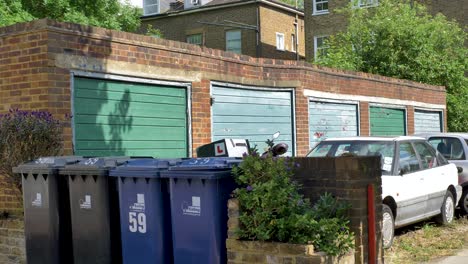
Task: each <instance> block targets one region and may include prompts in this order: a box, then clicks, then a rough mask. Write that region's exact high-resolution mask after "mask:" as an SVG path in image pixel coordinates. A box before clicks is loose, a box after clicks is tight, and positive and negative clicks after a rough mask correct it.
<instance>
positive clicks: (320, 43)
mask: <svg viewBox="0 0 468 264" xmlns="http://www.w3.org/2000/svg"><path fill="white" fill-rule="evenodd" d="M327 41H328V36H321V37H314V58H315V60H318V59H320V58H323V57H324V56H325V55H327V50H328V47H329V46H328V43H327Z"/></svg>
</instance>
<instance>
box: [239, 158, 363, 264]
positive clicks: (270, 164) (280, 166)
mask: <svg viewBox="0 0 468 264" xmlns="http://www.w3.org/2000/svg"><path fill="white" fill-rule="evenodd" d="M295 166H298V165H297V164H295V162H294V160H293V159H292V158H288V157H285V158H283V157H272V156H271V155H269V156H267V157H261V156H259V155H258V154H257V153H256V152H253V153H252V154H251V155H249V156H245V157H244V161H243V162H242V163H241V164H240V165H239V167H236V168H234V170H233V173H234V175H235V178H236V181H237V183H238V184H239V185H240V186H242V187H240V188H238V189H236V190H235V191H234V194H235V196H236V197H237V199H238V200H239V205H240V216H239V221H240V229H239V230H238V231H237V234H238V235H239V237H240V239H246V240H260V241H276V242H284V243H296V244H313V245H314V247H315V248H317V249H318V250H320V251H324V252H326V253H327V254H329V255H333V256H337V255H343V254H345V253H347V252H349V250H350V249H351V248H353V246H354V235H353V234H352V232H351V231H350V230H349V220H348V219H347V218H346V215H345V213H346V211H347V210H348V208H349V206H348V205H346V204H344V203H342V202H338V201H337V200H336V199H335V198H334V197H332V196H331V194H328V193H325V194H324V195H322V196H321V198H320V199H319V200H318V202H317V203H316V204H315V205H314V206H313V207H312V206H311V204H310V201H309V200H307V199H304V197H303V195H301V194H300V193H299V191H298V190H299V188H300V186H299V185H298V184H297V183H296V182H294V181H292V180H291V177H292V176H293V174H294V168H295Z"/></svg>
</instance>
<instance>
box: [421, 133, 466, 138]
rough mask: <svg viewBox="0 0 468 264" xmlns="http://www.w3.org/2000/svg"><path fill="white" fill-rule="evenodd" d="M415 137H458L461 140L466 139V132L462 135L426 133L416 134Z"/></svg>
mask: <svg viewBox="0 0 468 264" xmlns="http://www.w3.org/2000/svg"><path fill="white" fill-rule="evenodd" d="M415 136H418V137H424V138H429V137H459V138H463V139H468V132H467V133H463V132H456V133H439V132H435V133H430V132H427V133H418V134H415Z"/></svg>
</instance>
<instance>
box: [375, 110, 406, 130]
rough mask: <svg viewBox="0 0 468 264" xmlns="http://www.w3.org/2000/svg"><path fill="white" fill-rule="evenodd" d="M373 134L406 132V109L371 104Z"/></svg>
mask: <svg viewBox="0 0 468 264" xmlns="http://www.w3.org/2000/svg"><path fill="white" fill-rule="evenodd" d="M369 111H370V117H369V119H370V134H371V136H403V135H405V134H406V129H405V127H406V124H405V123H406V122H405V110H404V109H394V108H385V107H378V106H371V107H370V109H369Z"/></svg>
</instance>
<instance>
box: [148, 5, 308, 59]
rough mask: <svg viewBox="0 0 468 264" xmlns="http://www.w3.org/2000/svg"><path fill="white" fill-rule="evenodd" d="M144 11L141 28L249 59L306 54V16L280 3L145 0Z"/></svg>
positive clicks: (302, 55)
mask: <svg viewBox="0 0 468 264" xmlns="http://www.w3.org/2000/svg"><path fill="white" fill-rule="evenodd" d="M168 1H171V2H170V3H169V4H168ZM143 10H144V12H143V13H144V15H143V17H142V27H141V31H142V32H145V31H146V30H147V28H148V25H152V26H153V28H157V29H159V30H161V32H162V34H163V37H164V38H165V39H169V40H176V41H180V42H187V43H191V44H196V45H200V46H205V47H208V48H213V49H221V50H226V51H231V52H235V53H239V54H244V55H249V56H252V57H263V58H274V59H285V60H298V59H300V58H304V56H305V43H304V14H303V12H302V11H301V10H299V9H296V8H294V7H291V6H289V5H286V4H284V3H282V2H280V1H275V0H212V1H211V0H185V1H184V2H181V1H178V0H146V1H145V2H144V4H143Z"/></svg>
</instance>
